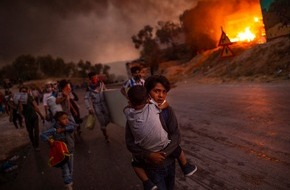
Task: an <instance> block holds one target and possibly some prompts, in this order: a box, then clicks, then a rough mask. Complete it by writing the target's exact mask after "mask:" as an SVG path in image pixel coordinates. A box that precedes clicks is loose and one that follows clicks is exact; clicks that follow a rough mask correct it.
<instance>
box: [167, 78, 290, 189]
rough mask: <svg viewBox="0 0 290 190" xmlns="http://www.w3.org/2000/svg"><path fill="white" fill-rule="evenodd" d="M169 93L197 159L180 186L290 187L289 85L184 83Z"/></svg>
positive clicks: (188, 149) (190, 152) (191, 155)
mask: <svg viewBox="0 0 290 190" xmlns="http://www.w3.org/2000/svg"><path fill="white" fill-rule="evenodd" d="M169 94H170V96H169V102H170V104H171V105H172V106H173V107H174V108H175V111H176V114H177V115H178V119H179V121H180V129H181V132H182V138H183V143H182V144H183V148H184V149H185V151H186V153H187V155H188V157H189V158H190V159H191V160H192V161H193V162H195V163H196V164H197V166H198V168H199V170H198V172H197V174H196V176H195V177H192V178H187V179H186V180H183V179H182V178H179V179H178V180H177V187H178V189H180V190H181V189H195V190H196V189H261V190H265V189H269V190H270V189H271V190H272V189H276V190H277V189H290V181H289V179H290V98H289V97H290V84H289V83H284V84H222V85H197V84H184V85H179V86H178V87H177V88H175V89H173V90H172V91H171V92H170V93H169Z"/></svg>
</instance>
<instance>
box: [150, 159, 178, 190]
mask: <svg viewBox="0 0 290 190" xmlns="http://www.w3.org/2000/svg"><path fill="white" fill-rule="evenodd" d="M146 173H147V175H148V177H149V179H151V181H152V182H153V183H154V184H156V185H157V188H158V190H174V185H175V162H173V163H172V164H170V165H169V166H167V167H164V168H160V169H146Z"/></svg>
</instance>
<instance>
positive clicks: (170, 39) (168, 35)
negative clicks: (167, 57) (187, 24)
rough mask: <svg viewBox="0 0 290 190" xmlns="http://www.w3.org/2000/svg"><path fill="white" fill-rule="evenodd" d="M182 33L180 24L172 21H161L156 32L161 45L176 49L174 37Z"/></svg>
mask: <svg viewBox="0 0 290 190" xmlns="http://www.w3.org/2000/svg"><path fill="white" fill-rule="evenodd" d="M181 31H182V28H181V27H180V26H179V25H178V24H175V23H173V22H171V21H167V22H163V21H159V22H158V28H157V31H156V37H157V38H158V40H159V42H160V43H161V44H166V45H169V44H170V45H171V46H173V47H174V46H175V44H174V37H176V36H177V35H178V34H179V33H180V32H181Z"/></svg>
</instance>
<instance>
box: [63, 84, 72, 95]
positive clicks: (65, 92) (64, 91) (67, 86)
mask: <svg viewBox="0 0 290 190" xmlns="http://www.w3.org/2000/svg"><path fill="white" fill-rule="evenodd" d="M62 92H63V93H64V94H69V93H71V87H70V84H67V85H66V86H65V87H64V88H63V89H62Z"/></svg>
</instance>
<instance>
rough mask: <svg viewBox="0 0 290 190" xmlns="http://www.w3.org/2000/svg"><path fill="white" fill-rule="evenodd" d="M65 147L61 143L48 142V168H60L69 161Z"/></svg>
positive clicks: (63, 143)
mask: <svg viewBox="0 0 290 190" xmlns="http://www.w3.org/2000/svg"><path fill="white" fill-rule="evenodd" d="M69 156H70V154H69V151H68V148H67V145H66V144H65V142H63V141H56V140H52V139H51V140H50V150H49V161H48V165H49V166H50V167H61V166H62V165H63V164H64V163H66V162H67V161H68V159H69Z"/></svg>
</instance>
